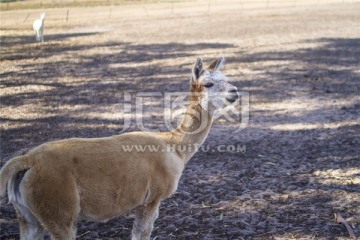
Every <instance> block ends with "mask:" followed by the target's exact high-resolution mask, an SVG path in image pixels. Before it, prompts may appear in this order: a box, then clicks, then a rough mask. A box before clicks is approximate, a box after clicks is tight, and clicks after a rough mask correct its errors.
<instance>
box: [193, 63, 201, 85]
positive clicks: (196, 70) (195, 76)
mask: <svg viewBox="0 0 360 240" xmlns="http://www.w3.org/2000/svg"><path fill="white" fill-rule="evenodd" d="M202 72H203V60H202V58H197V59H196V62H195V64H194V67H193V69H192V78H191V82H192V83H197V81H198V79H199V77H200V76H201V73H202Z"/></svg>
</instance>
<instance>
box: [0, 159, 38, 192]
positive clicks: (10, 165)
mask: <svg viewBox="0 0 360 240" xmlns="http://www.w3.org/2000/svg"><path fill="white" fill-rule="evenodd" d="M31 166H32V161H30V159H29V158H28V157H27V156H18V157H15V158H13V159H10V160H9V161H8V162H7V163H6V164H5V165H4V167H3V168H2V169H1V171H0V198H3V197H5V194H6V188H7V187H6V186H7V183H8V181H9V180H10V179H11V178H12V177H13V176H14V175H15V174H16V173H18V172H20V171H22V170H25V169H28V168H30V167H31Z"/></svg>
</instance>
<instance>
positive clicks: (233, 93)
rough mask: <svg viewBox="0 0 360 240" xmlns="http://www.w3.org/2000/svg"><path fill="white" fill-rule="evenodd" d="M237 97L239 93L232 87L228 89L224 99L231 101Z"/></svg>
mask: <svg viewBox="0 0 360 240" xmlns="http://www.w3.org/2000/svg"><path fill="white" fill-rule="evenodd" d="M238 98H239V94H238V93H237V88H233V89H231V90H229V96H227V97H226V100H228V101H229V102H231V103H233V102H235V101H236V100H237V99H238Z"/></svg>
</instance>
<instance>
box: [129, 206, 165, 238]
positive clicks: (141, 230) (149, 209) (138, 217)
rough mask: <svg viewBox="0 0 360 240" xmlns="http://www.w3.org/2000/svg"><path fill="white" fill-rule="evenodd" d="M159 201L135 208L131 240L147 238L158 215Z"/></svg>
mask: <svg viewBox="0 0 360 240" xmlns="http://www.w3.org/2000/svg"><path fill="white" fill-rule="evenodd" d="M159 205H160V201H157V202H152V203H149V204H148V205H146V206H139V207H137V208H136V209H135V221H134V226H133V229H132V232H131V233H132V240H148V239H150V235H151V232H152V230H153V228H154V222H155V220H156V219H157V217H158V216H159Z"/></svg>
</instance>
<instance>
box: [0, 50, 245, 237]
mask: <svg viewBox="0 0 360 240" xmlns="http://www.w3.org/2000/svg"><path fill="white" fill-rule="evenodd" d="M223 62H224V58H222V57H221V58H218V59H215V60H214V61H213V62H212V63H211V64H210V66H209V67H208V68H205V67H203V61H202V59H201V58H198V59H197V60H196V62H195V65H194V67H193V69H192V77H191V81H190V85H191V92H190V99H189V104H188V106H187V110H186V112H185V114H184V117H183V119H182V122H181V123H180V124H179V126H178V127H177V128H176V129H174V130H172V131H170V132H161V133H158V132H130V133H123V134H120V135H115V136H111V137H105V138H92V139H86V138H71V139H66V140H61V141H55V142H48V143H45V144H43V145H40V146H39V147H37V148H35V149H33V150H31V151H29V152H28V153H27V154H25V155H23V156H18V157H15V158H13V159H11V160H9V161H8V162H7V163H6V164H5V166H4V167H3V168H2V169H1V171H0V196H2V197H4V196H5V194H6V189H7V194H8V199H9V201H10V202H11V203H12V204H13V205H14V208H15V210H16V213H17V217H18V220H19V224H20V236H21V239H43V236H44V231H45V229H46V230H48V231H49V233H50V235H51V237H52V239H75V236H76V222H77V220H78V219H84V220H91V221H101V222H104V221H107V220H109V219H111V218H114V217H117V216H120V215H123V214H125V213H127V212H128V211H130V210H134V213H135V221H134V224H133V228H132V239H133V240H145V239H150V235H151V232H152V230H153V226H154V221H155V219H156V218H157V217H158V209H159V205H160V203H161V201H162V200H163V199H164V198H166V197H169V196H170V195H172V194H173V193H174V192H175V191H176V189H177V185H178V181H179V178H180V176H181V174H182V172H183V170H184V167H185V164H186V163H187V162H188V161H189V160H190V158H191V157H192V156H193V155H194V154H195V152H196V151H197V147H190V148H189V146H200V145H201V144H203V142H204V141H205V139H206V137H207V135H208V132H209V130H210V127H211V125H212V117H213V114H214V111H215V110H216V109H217V108H223V107H225V106H226V105H229V104H234V103H235V102H236V101H237V99H238V97H239V96H238V93H237V89H236V87H234V86H233V85H231V84H230V83H228V81H227V78H226V77H225V76H224V75H223V74H222V73H221V72H220V67H221V66H222V65H223ZM124 145H127V146H133V145H142V146H149V145H151V146H158V148H157V149H158V151H147V150H146V149H145V151H124V148H123V146H124ZM168 146H171V147H172V150H169V148H168ZM174 146H178V148H177V147H175V148H174ZM184 147H185V148H184ZM184 149H186V150H185V151H184Z"/></svg>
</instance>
